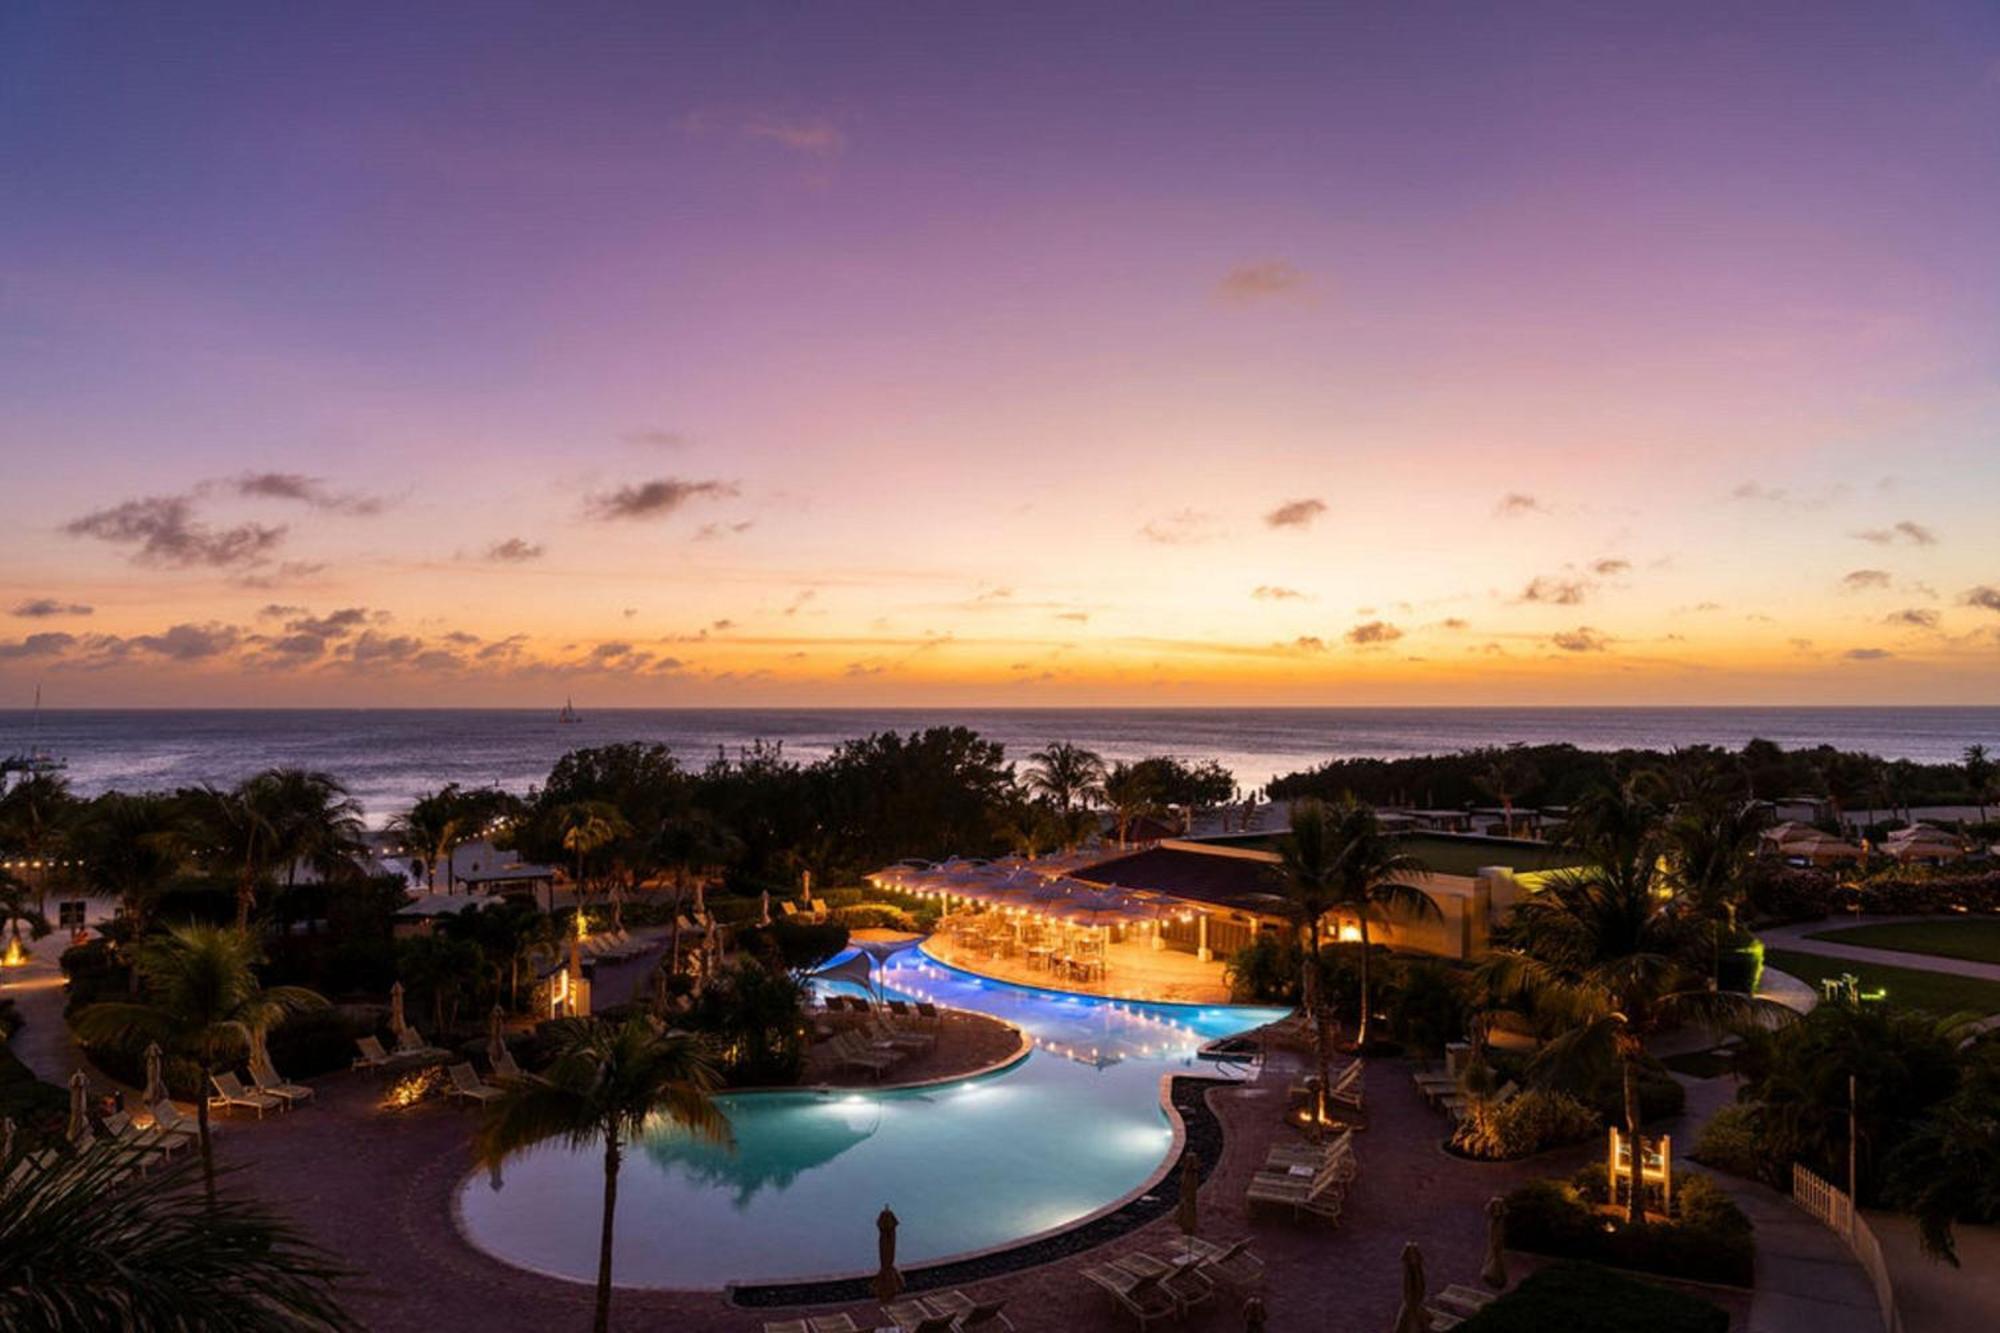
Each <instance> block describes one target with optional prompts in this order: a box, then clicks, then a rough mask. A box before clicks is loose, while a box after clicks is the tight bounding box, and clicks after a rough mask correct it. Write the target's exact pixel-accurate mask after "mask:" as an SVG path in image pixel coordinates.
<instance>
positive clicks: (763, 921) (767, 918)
mask: <svg viewBox="0 0 2000 1333" xmlns="http://www.w3.org/2000/svg"><path fill="white" fill-rule="evenodd" d="M763 905H764V914H763V916H762V917H760V918H759V919H758V921H757V924H758V925H760V926H768V925H770V924H771V891H770V890H769V889H766V890H764V897H763Z"/></svg>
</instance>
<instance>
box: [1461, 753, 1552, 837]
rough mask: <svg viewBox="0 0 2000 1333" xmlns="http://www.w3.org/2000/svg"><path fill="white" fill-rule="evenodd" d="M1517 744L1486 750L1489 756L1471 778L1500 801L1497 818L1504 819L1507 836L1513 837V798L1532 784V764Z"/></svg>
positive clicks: (1533, 769)
mask: <svg viewBox="0 0 2000 1333" xmlns="http://www.w3.org/2000/svg"><path fill="white" fill-rule="evenodd" d="M1518 750H1519V747H1517V746H1510V747H1508V748H1507V749H1504V750H1493V751H1490V752H1489V753H1490V755H1491V759H1490V761H1489V762H1488V763H1487V765H1486V766H1485V767H1484V768H1483V769H1481V770H1480V771H1479V773H1478V774H1477V775H1476V776H1475V777H1474V778H1473V781H1474V782H1475V783H1477V784H1478V785H1479V788H1480V789H1481V790H1482V791H1485V792H1487V793H1488V794H1490V795H1491V796H1492V797H1493V799H1494V800H1496V801H1498V802H1500V811H1501V818H1502V819H1503V820H1505V821H1506V828H1507V836H1508V837H1510V838H1511V837H1513V836H1514V798H1515V797H1516V796H1519V795H1520V794H1521V793H1522V792H1523V791H1525V790H1527V789H1528V788H1529V787H1532V786H1533V785H1534V784H1535V779H1536V777H1537V774H1536V772H1535V765H1534V762H1533V761H1532V760H1530V759H1529V758H1528V757H1527V756H1526V755H1525V754H1521V753H1519V752H1518Z"/></svg>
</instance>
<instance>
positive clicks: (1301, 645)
mask: <svg viewBox="0 0 2000 1333" xmlns="http://www.w3.org/2000/svg"><path fill="white" fill-rule="evenodd" d="M1289 646H1290V648H1291V650H1292V651H1293V652H1298V653H1323V652H1325V651H1326V640H1325V639H1322V638H1320V637H1319V635H1317V634H1301V635H1299V637H1298V638H1296V639H1293V640H1292V642H1291V644H1290V645H1289Z"/></svg>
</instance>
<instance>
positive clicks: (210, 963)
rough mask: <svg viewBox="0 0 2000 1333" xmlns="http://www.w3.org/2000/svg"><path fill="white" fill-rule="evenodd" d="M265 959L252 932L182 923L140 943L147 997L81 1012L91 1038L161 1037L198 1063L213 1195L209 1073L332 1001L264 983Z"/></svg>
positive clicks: (80, 1024) (80, 1031)
mask: <svg viewBox="0 0 2000 1333" xmlns="http://www.w3.org/2000/svg"><path fill="white" fill-rule="evenodd" d="M260 961H261V958H260V956H259V954H258V951H257V942H256V940H255V939H253V938H252V937H251V935H250V933H249V932H248V931H245V930H231V929H228V928H226V927H221V926H200V925H189V926H180V927H177V928H176V929H173V930H170V931H168V932H167V933H166V934H165V935H161V936H158V937H156V938H154V939H151V940H148V941H146V942H145V943H144V944H142V945H141V946H140V947H139V954H138V969H139V975H140V979H141V980H142V981H143V982H144V983H145V990H146V998H145V999H144V1000H143V1001H139V1002H132V1001H109V1000H107V1001H102V1002H100V1003H97V1004H93V1005H91V1006H89V1007H88V1008H86V1009H84V1010H82V1011H81V1012H80V1013H78V1014H77V1015H76V1018H75V1020H74V1024H73V1025H74V1027H75V1028H76V1031H77V1035H78V1036H80V1037H82V1038H83V1039H84V1040H85V1041H93V1042H106V1043H119V1044H123V1045H125V1046H127V1047H132V1048H136V1047H138V1046H140V1045H141V1044H143V1043H145V1042H149V1041H157V1042H159V1043H160V1045H161V1047H162V1048H163V1049H165V1050H167V1051H168V1052H170V1053H172V1054H174V1055H176V1056H178V1057H179V1058H181V1059H182V1060H185V1061H186V1062H188V1063H189V1064H191V1065H193V1066H194V1069H195V1073H196V1076H197V1078H198V1079H199V1083H200V1086H199V1090H198V1091H197V1093H196V1096H195V1099H194V1102H195V1123H196V1125H197V1126H198V1128H199V1130H200V1137H201V1171H202V1181H203V1185H204V1187H205V1188H206V1190H207V1192H208V1196H209V1198H210V1199H211V1200H213V1199H214V1198H215V1147H214V1144H213V1143H212V1142H211V1141H210V1139H209V1133H208V1079H209V1075H211V1074H213V1073H214V1072H215V1071H216V1070H217V1069H220V1068H223V1067H224V1066H225V1065H227V1064H229V1063H231V1062H233V1061H235V1060H238V1059H240V1058H242V1056H243V1054H244V1053H245V1051H246V1050H247V1049H248V1047H249V1045H250V1042H251V1040H252V1038H253V1036H255V1035H256V1034H259V1033H263V1032H268V1031H270V1030H271V1029H272V1028H274V1027H277V1026H278V1025H279V1024H280V1023H282V1022H284V1021H285V1019H286V1017H287V1016H289V1015H291V1014H294V1013H298V1012H300V1011H302V1010H306V1009H318V1008H322V1007H324V1006H325V1004H326V1001H325V1000H324V999H322V998H321V997H320V996H319V995H317V994H316V993H314V992H313V991H309V990H306V989H305V988H304V987H301V986H273V987H271V988H270V989H268V990H267V989H265V988H264V987H263V986H262V985H260V984H259V983H258V980H257V972H256V966H257V964H258V963H259V962H260Z"/></svg>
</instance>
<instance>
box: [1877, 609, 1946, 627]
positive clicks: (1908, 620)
mask: <svg viewBox="0 0 2000 1333" xmlns="http://www.w3.org/2000/svg"><path fill="white" fill-rule="evenodd" d="M1882 623H1883V624H1885V625H1902V626H1905V627H1907V628H1910V629H1936V628H1937V627H1938V613H1937V612H1935V611H1933V610H1931V609H1930V608H1929V607H1916V606H1913V607H1909V608H1907V609H1905V610H1902V611H1894V612H1891V613H1890V614H1889V615H1887V616H1885V617H1884V618H1883V622H1882Z"/></svg>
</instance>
